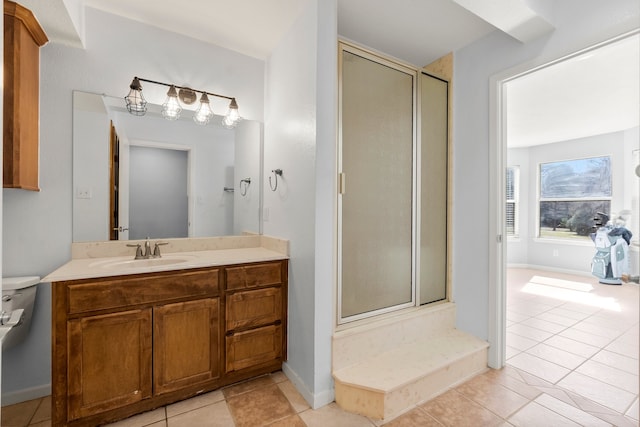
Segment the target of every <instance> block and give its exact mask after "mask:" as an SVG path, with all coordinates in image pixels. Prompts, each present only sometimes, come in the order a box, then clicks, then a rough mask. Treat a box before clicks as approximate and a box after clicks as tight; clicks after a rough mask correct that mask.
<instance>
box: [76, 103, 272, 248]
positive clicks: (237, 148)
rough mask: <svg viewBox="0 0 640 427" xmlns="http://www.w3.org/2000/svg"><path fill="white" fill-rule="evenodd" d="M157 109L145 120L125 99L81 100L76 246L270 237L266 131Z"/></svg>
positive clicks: (78, 105)
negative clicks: (264, 228)
mask: <svg viewBox="0 0 640 427" xmlns="http://www.w3.org/2000/svg"><path fill="white" fill-rule="evenodd" d="M149 107H150V108H149V111H148V112H147V114H146V115H145V116H144V117H137V116H132V115H130V114H128V113H127V111H126V109H125V108H124V102H123V100H122V99H121V98H115V97H110V96H104V95H97V94H92V93H86V92H79V91H75V92H74V94H73V192H74V193H73V241H74V242H87V241H104V240H113V239H120V240H128V239H144V238H147V237H150V238H152V239H162V238H174V237H211V236H228V235H239V234H245V233H260V232H261V222H260V201H261V194H260V191H261V188H262V185H261V175H262V174H261V169H260V168H261V164H262V162H261V152H262V131H261V124H260V123H259V122H255V121H249V120H243V121H241V122H240V123H239V125H238V126H237V127H236V128H235V129H226V128H224V127H223V126H221V125H220V119H221V118H220V117H216V118H215V119H214V120H212V121H211V122H210V123H209V124H208V125H206V126H200V125H197V124H195V123H194V122H193V121H192V120H191V118H190V117H187V116H185V118H184V119H179V120H177V121H167V120H165V119H163V118H162V116H161V115H160V106H149ZM247 180H248V181H247ZM247 182H250V183H249V184H247Z"/></svg>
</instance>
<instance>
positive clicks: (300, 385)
mask: <svg viewBox="0 0 640 427" xmlns="http://www.w3.org/2000/svg"><path fill="white" fill-rule="evenodd" d="M282 372H283V373H284V374H285V375H286V376H287V378H289V381H291V382H292V383H293V385H294V386H295V387H296V389H298V392H299V393H300V394H301V395H302V397H304V400H306V401H307V403H308V404H309V406H311V407H312V408H313V409H318V408H321V407H323V406H325V405H328V404H329V403H331V402H333V401H334V400H335V391H334V390H333V389H331V390H325V391H322V392H320V393H317V394H313V393H311V391H309V389H308V388H307V386H306V385H305V383H304V382H303V381H302V379H301V378H300V376H299V375H298V374H297V373H296V372H295V371H294V370H293V369H291V366H289V364H288V363H287V362H285V363H283V364H282Z"/></svg>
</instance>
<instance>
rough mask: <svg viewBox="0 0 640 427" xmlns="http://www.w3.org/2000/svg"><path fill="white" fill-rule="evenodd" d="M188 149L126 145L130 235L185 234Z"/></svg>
mask: <svg viewBox="0 0 640 427" xmlns="http://www.w3.org/2000/svg"><path fill="white" fill-rule="evenodd" d="M188 230H189V209H188V151H185V150H174V149H165V148H156V147H144V146H135V145H131V146H130V147H129V238H130V239H134V240H135V239H146V238H148V237H151V238H156V239H157V238H178V237H187V236H188Z"/></svg>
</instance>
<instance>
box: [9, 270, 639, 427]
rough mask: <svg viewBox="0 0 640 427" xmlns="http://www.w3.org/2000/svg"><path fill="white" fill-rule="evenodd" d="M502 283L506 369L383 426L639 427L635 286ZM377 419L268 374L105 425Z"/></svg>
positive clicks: (22, 418) (333, 424)
mask: <svg viewBox="0 0 640 427" xmlns="http://www.w3.org/2000/svg"><path fill="white" fill-rule="evenodd" d="M508 282H509V289H508V292H507V299H508V302H507V356H508V361H507V366H506V367H505V368H504V369H501V370H489V371H487V372H485V373H484V374H481V375H478V376H476V377H475V378H473V379H471V380H469V381H467V382H465V383H464V384H461V385H459V386H457V387H454V388H453V389H451V390H449V391H447V392H445V393H443V394H442V395H440V396H438V397H436V398H434V399H432V400H430V401H428V402H426V403H424V404H422V405H419V406H417V407H416V408H414V409H413V410H411V411H410V412H408V413H406V414H404V415H402V416H401V417H399V418H396V419H395V420H393V421H391V422H389V423H387V424H385V426H388V427H414V426H439V427H440V426H455V427H461V426H473V427H476V426H527V427H528V426H532V427H537V426H540V427H549V426H589V427H590V426H612V425H613V426H622V427H625V426H638V364H639V361H638V336H639V332H638V316H639V312H638V304H639V302H640V294H639V289H640V288H639V287H638V286H637V285H633V284H625V285H623V286H607V285H600V284H598V283H597V281H596V280H595V279H594V280H591V279H590V278H588V277H587V278H585V277H576V276H567V275H559V274H553V275H550V274H549V273H545V272H541V271H533V270H524V269H511V270H509V273H508ZM548 291H553V292H548ZM50 405H51V400H50V397H46V398H43V399H36V400H32V401H28V402H23V403H19V404H17V405H11V406H7V407H4V408H2V426H3V427H23V426H32V427H35V426H37V427H45V426H50V425H51V421H50ZM379 425H380V423H379V422H375V421H373V420H370V419H367V418H365V417H361V416H358V415H354V414H350V413H347V412H345V411H342V410H341V409H340V408H339V407H338V406H337V405H336V404H335V403H332V404H330V405H327V406H324V407H322V408H319V409H317V410H312V409H311V408H310V407H309V405H308V404H307V403H306V402H305V401H304V399H303V398H302V396H301V395H300V394H299V393H298V392H297V391H296V389H295V387H294V386H293V385H292V384H291V382H290V381H289V380H288V379H287V378H286V377H285V376H284V374H283V373H282V372H276V373H274V374H271V375H266V376H262V377H260V378H257V379H254V380H251V381H247V382H244V383H240V384H236V385H233V386H229V387H226V388H223V389H221V390H217V391H214V392H211V393H207V394H204V395H201V396H198V397H194V398H192V399H189V400H185V401H183V402H179V403H175V404H173V405H169V406H166V407H163V408H160V409H157V410H155V411H151V412H147V413H144V414H140V415H137V416H134V417H131V418H129V419H126V420H123V421H120V422H117V423H113V424H109V427H143V426H148V427H183V426H184V427H206V426H248V427H254V426H271V427H281V426H284V427H297V426H300V427H304V426H308V427H359V426H362V427H373V426H379Z"/></svg>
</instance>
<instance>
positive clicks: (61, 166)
mask: <svg viewBox="0 0 640 427" xmlns="http://www.w3.org/2000/svg"><path fill="white" fill-rule="evenodd" d="M86 24H87V25H86V33H87V34H86V50H81V49H75V48H70V47H67V46H63V45H56V44H53V43H49V44H47V45H45V46H44V47H43V48H42V50H41V85H40V91H41V94H40V184H41V191H40V192H38V193H35V192H29V191H21V190H4V191H3V197H4V206H3V207H4V221H3V234H4V236H3V246H4V250H3V261H2V265H3V270H4V275H5V276H17V275H40V276H44V275H46V274H48V273H50V272H51V271H53V270H54V269H56V268H57V267H59V266H60V265H62V264H64V263H65V262H66V261H68V260H69V258H70V250H71V239H72V237H71V235H72V225H71V216H72V215H71V212H72V172H71V170H72V164H71V159H72V145H71V141H72V120H71V119H72V102H71V100H72V91H73V90H83V91H86V92H94V93H106V94H110V95H117V96H119V97H122V96H124V95H126V94H127V92H128V85H129V84H130V83H131V79H132V78H133V76H135V75H138V76H140V77H146V78H149V79H152V80H159V81H166V82H174V83H177V84H185V83H188V84H190V85H192V86H193V87H196V88H199V89H203V90H208V91H211V92H216V93H222V94H228V95H232V96H235V97H236V98H237V100H238V104H239V106H240V114H241V115H243V116H244V117H245V118H248V119H255V120H260V121H261V120H262V119H263V105H264V102H263V101H264V62H263V61H261V60H258V59H255V58H251V57H248V56H245V55H242V54H239V53H237V52H233V51H230V50H227V49H223V48H220V47H216V46H213V45H210V44H207V43H203V42H200V41H197V40H194V39H190V38H188V37H184V36H180V35H177V34H174V33H170V32H167V31H163V30H161V29H159V28H156V27H151V26H147V25H144V24H142V23H140V22H134V21H129V20H126V19H121V18H118V17H115V16H113V15H109V14H106V13H104V12H100V11H97V10H94V9H87V15H86ZM143 86H144V90H145V91H147V86H148V87H149V89H151V85H143ZM150 92H151V91H150ZM165 92H166V90H165ZM149 95H152V94H151V93H150V94H149ZM147 99H148V100H149V101H153V100H152V99H151V96H149V97H147ZM50 306H51V293H50V286H49V285H40V286H39V288H38V296H37V298H36V306H35V310H34V317H33V321H32V326H31V328H32V329H31V333H30V335H29V337H28V339H27V341H26V342H25V343H24V344H23V345H21V346H18V347H15V348H12V349H10V350H8V351H6V352H5V354H4V355H3V358H2V359H3V360H2V364H3V384H2V394H3V403H4V404H9V403H12V402H15V401H18V400H25V399H27V398H32V397H38V396H41V395H45V394H48V393H49V392H50V384H49V383H50V375H51V371H50V366H51V361H50V352H51V311H50V310H51V308H50Z"/></svg>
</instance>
